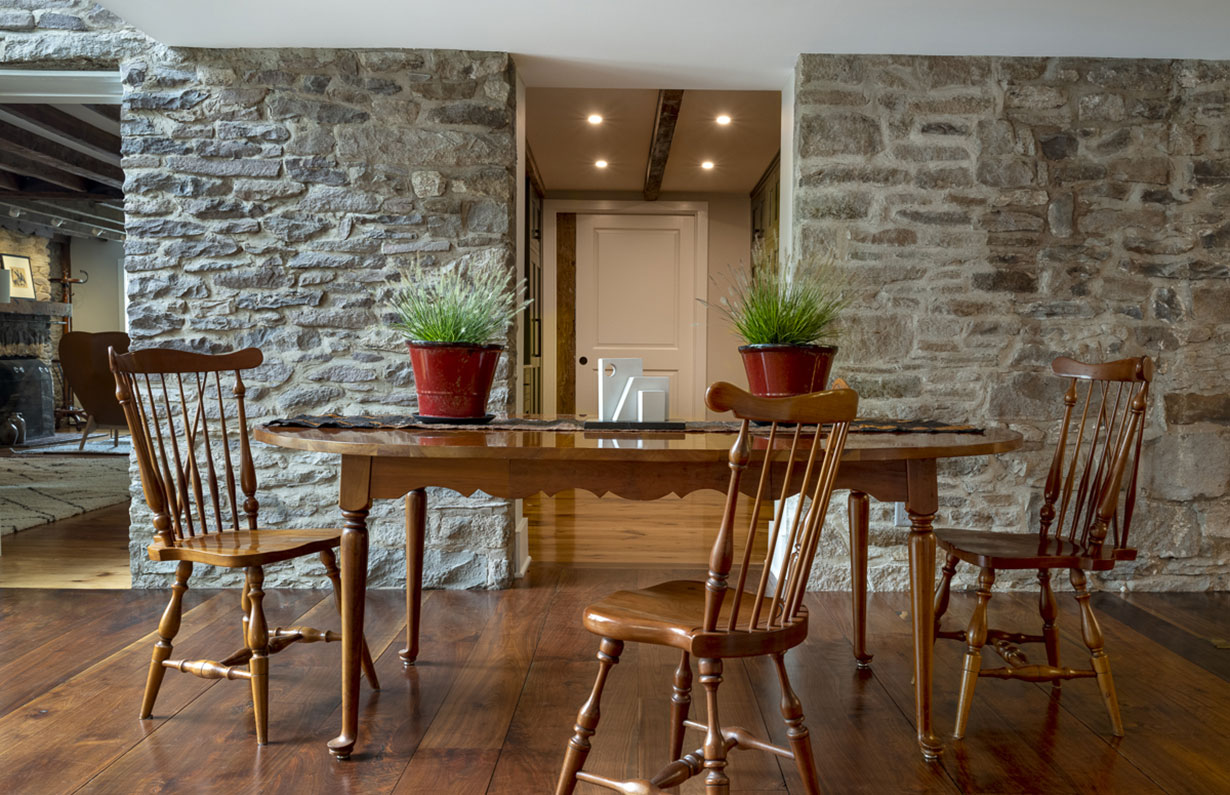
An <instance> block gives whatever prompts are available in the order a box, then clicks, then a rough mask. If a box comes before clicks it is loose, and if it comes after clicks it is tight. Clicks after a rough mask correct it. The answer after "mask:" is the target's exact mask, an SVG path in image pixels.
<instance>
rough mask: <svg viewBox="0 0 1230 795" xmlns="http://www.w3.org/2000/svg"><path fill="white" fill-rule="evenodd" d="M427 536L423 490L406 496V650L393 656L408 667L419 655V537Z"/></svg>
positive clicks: (425, 501) (421, 599)
mask: <svg viewBox="0 0 1230 795" xmlns="http://www.w3.org/2000/svg"><path fill="white" fill-rule="evenodd" d="M426 534H427V490H426V489H415V490H414V491H412V492H410V493H409V494H407V495H406V648H404V649H402V650H401V651H399V652H398V653H397V655H398V656H399V657H401V663H402V665H404V666H405V667H407V668H409V667H410V666H411V665H414V661H415V660H416V659H418V656H419V619H420V617H421V615H422V606H423V538H424V536H426Z"/></svg>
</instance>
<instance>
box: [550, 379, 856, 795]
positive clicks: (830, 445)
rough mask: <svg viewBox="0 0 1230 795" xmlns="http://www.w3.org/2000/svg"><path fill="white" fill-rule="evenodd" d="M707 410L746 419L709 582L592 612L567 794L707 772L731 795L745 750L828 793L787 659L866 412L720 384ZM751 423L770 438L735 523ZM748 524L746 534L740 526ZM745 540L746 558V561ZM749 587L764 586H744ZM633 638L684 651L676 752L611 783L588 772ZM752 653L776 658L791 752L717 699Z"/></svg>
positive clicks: (613, 600)
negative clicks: (614, 676)
mask: <svg viewBox="0 0 1230 795" xmlns="http://www.w3.org/2000/svg"><path fill="white" fill-rule="evenodd" d="M705 403H706V405H708V407H709V408H710V409H711V410H713V411H715V412H727V411H729V412H731V413H733V414H734V415H735V416H737V417H739V418H741V419H742V420H743V422H742V424H741V426H740V428H739V434H738V436H737V437H736V438H735V441H734V444H733V446H732V447H731V448H730V454H729V468H730V485H729V486H728V488H727V493H726V507H725V510H724V511H723V515H722V520H721V526H720V528H719V530H718V534H717V538H715V539H714V542H713V549H712V552H711V554H710V557H709V574H708V578H707V579H706V580H705V581H704V582H700V581H695V580H674V581H670V582H665V583H660V584H658V585H654V586H651V587H648V588H641V589H638V590H635V591H616V592H615V593H613V594H611V595H609V596H606V597H604V598H602V599H600V600H598V601H597V602H595V603H593V604H591V605H590V606H589V607H587V608H586V609H585V613H584V619H583V623H584V625H585V628H586V629H587V630H589V631H590V632H591V633H593V634H595V635H597V636H599V637H600V638H601V639H602V641H601V644H600V646H599V652H598V661H599V667H598V678H597V680H596V681H595V683H594V689H593V690H592V691H591V693H590V696H589V698H588V699H587V700H586V702H585V704H584V705H583V706H582V707H581V711H580V713H579V714H578V716H577V722H576V726H575V733H574V735H573V737H572V739H571V740H570V741H569V743H568V749H567V753H566V755H565V758H564V764H563V767H562V768H561V771H560V778H559V781H558V782H557V783H556V786H555V792H556V795H571V793H572V792H573V791H574V790H575V788H576V785H577V783H578V782H587V783H591V784H597V785H599V786H602V787H606V788H607V789H611V790H616V791H619V792H625V793H626V792H639V793H646V795H648V793H656V792H662V791H665V790H667V789H670V788H672V787H676V786H679V785H681V784H683V783H684V782H685V781H687V780H688V779H690V778H693V777H694V776H700V775H701V774H702V773H703V774H704V777H705V791H706V793H707V795H726V793H729V792H730V778H729V776H728V775H727V773H726V766H727V759H726V757H727V754H728V753H729V752H730V751H732V750H735V749H755V750H759V751H767V752H769V753H771V754H775V755H777V756H779V757H783V758H785V759H789V760H791V761H792V762H794V763H795V764H796V765H797V768H798V774H799V777H800V779H801V780H802V781H803V783H804V787H805V788H806V790H807V792H809V793H818V792H819V791H820V784H819V776H818V774H817V772H816V761H815V757H814V755H813V752H812V747H811V735H810V733H809V732H808V730H807V727H806V726H805V725H804V718H803V708H802V705H801V702H800V701H799V699H798V697H797V696H796V695H795V693H794V690H793V689H792V687H791V685H790V679H789V676H788V674H787V671H786V665H785V661H784V654H785V652H787V651H789V650H790V649H793V648H794V647H796V646H798V645H799V644H801V643H802V642H803V641H804V640H806V639H807V618H808V613H807V610H806V608H804V607H803V599H804V593H805V591H806V588H807V580H808V576H809V574H810V572H811V568H812V561H813V559H814V557H815V553H816V548H817V547H818V545H819V537H820V529H821V527H822V526H823V523H824V517H825V515H826V514H827V511H828V505H829V499H830V497H831V496H832V493H833V484H834V483H835V482H836V477H837V472H838V467H839V464H840V461H841V453H842V449H843V447H844V446H845V443H846V438H847V434H848V433H849V430H850V422H851V421H852V420H853V419H854V417H855V415H856V414H857V412H858V395H857V394H855V393H854V392H853V391H851V390H849V389H841V390H833V391H828V392H818V393H815V394H810V395H800V396H796V397H788V398H778V399H766V398H761V397H755V396H753V395H751V394H749V393H747V392H744V391H743V390H741V389H738V388H737V387H734V386H732V385H731V384H727V383H717V384H714V385H713V386H711V387H709V390H708V392H707V394H706V395H705ZM751 422H768V423H769V436H768V439H767V440H766V441H765V444H764V445H763V448H764V450H763V453H762V461H763V463H762V465H761V467H760V476H759V478H757V481H756V490H755V494H754V496H753V497H752V507H751V517H750V519H749V520H748V521H746V522H743V523H740V524H739V527H736V522H737V520H738V519H739V518H740V517H739V510H738V508H739V500H740V496H741V494H740V487H741V481H742V479H743V476H744V473H745V471H746V470H747V468H748V465H749V463H750V461H751V460H752V440H751V433H750V428H751ZM779 423H786V425H785V426H784V427H783V426H782V425H780V424H779ZM826 423H827V430H826V432H825V433H824V434H823V436H821V434H820V433H819V432H818V429H817V428H816V426H819V425H821V424H826ZM805 428H807V429H808V433H810V434H811V435H812V437H813V438H812V439H811V443H810V444H803V443H801V440H802V439H803V437H804V433H805ZM779 434H780V435H781V436H782V437H788V438H789V439H790V445H789V448H788V451H787V452H786V453H785V454H784V456H783V458H784V464H785V468H786V469H785V475H784V476H783V477H782V480H781V486H780V489H779V488H775V487H774V485H773V484H771V483H770V482H769V474H770V473H771V472H772V471H773V467H772V459H773V457H774V456H775V455H777V454H779V452H780V451H779V449H778V445H776V444H775V442H776V440H777V439H778V438H779ZM800 476H801V477H800ZM796 479H797V482H796ZM792 493H798V494H801V495H805V496H807V497H809V498H810V500H811V502H810V505H809V506H808V507H807V510H806V512H804V510H803V509H804V504H803V503H804V500H802V499H800V500H799V501H798V505H797V507H796V509H795V510H794V511H793V512H792V515H788V512H787V511H786V498H787V497H788V496H790V495H791V494H792ZM775 497H776V503H774V501H773V500H774V498H775ZM774 505H776V510H774V507H773V506H774ZM766 506H767V510H765V511H763V513H764V514H765V521H764V525H765V527H764V528H763V531H764V532H765V533H767V534H768V535H769V540H768V542H767V543H766V544H765V547H764V551H763V553H760V554H759V555H757V554H755V550H756V539H757V534H758V532H759V531H761V530H762V527H761V524H762V523H761V521H760V515H761V513H762V511H761V508H762V507H766ZM771 513H772V514H773V516H772V521H770V520H769V514H771ZM743 526H746V528H747V529H746V531H742V530H740V529H739V528H741V527H743ZM787 528H788V529H787ZM740 534H742V535H743V538H742V539H741V542H736V540H735V536H736V535H740ZM779 538H780V539H783V540H784V541H785V543H784V546H783V547H782V548H783V549H784V555H783V558H782V560H781V562H780V565H775V559H774V552H775V550H776V549H777V548H778V539H779ZM739 543H741V545H742V550H743V551H742V554H741V555H740V556H738V557H737V556H736V547H737V546H738V544H739ZM745 586H746V587H754V590H752V591H745ZM627 642H633V643H645V644H651V645H656V646H669V647H674V648H676V649H679V650H680V651H682V652H683V653H684V656H683V657H682V658H681V661H680V666H679V668H677V669H676V671H675V674H674V689H673V694H672V696H671V720H672V725H671V751H672V757H671V758H670V761H669V762H668V763H667V765H666V766H665V767H663V768H662V769H661V770H660V771H659V772H658V773H657V774H655V775H653V776H650V777H648V778H633V779H621V778H608V777H607V776H600V775H598V774H596V773H593V772H592V771H587V770H585V769H584V768H585V760H586V757H587V756H588V754H589V749H590V738H591V737H592V736H593V735H594V733H595V731H596V730H597V727H598V721H599V716H600V712H599V701H600V699H601V697H602V690H603V688H604V686H605V683H606V679H607V677H608V676H609V674H610V669H611V666H612V665H613V664H614V663H616V662H618V661H619V655H620V653H621V651H622V650H623V647H624V644H625V643H627ZM693 657H694V658H696V660H697V661H698V663H699V665H698V669H699V673H700V683H701V686H702V687H703V688H704V690H705V706H706V715H707V718H708V720H707V721H706V722H705V723H703V724H702V723H699V722H695V721H689V720H687V711H688V710H687V704H688V703H689V702H690V700H691V698H690V688H691V680H692V673H691V670H690V664H689V660H690V658H693ZM743 657H770V658H772V659H773V661H774V663H775V666H776V670H777V674H778V681H779V686H780V688H781V702H780V709H781V714H782V719H783V720H784V721H785V724H786V726H787V727H788V729H787V736H788V738H789V748H787V747H785V746H781V745H774V744H773V743H771V742H769V741H767V740H764V739H761V738H759V737H757V736H756V735H755V734H754V733H751V732H749V731H748V730H747V729H745V728H742V727H736V726H733V725H731V724H730V723H729V722H723V721H722V720H721V718H720V714H719V707H718V705H719V699H718V693H719V687H720V686H721V684H722V682H723V681H724V678H723V671H724V669H725V664H726V661H727V660H728V659H731V658H743ZM685 728H691V729H695V730H699V731H703V732H704V733H705V741H704V745H703V746H701V748H700V749H698V751H695V752H692V753H689V754H683V753H682V749H683V739H682V734H683V731H684V729H685Z"/></svg>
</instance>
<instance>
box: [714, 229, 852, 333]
mask: <svg viewBox="0 0 1230 795" xmlns="http://www.w3.org/2000/svg"><path fill="white" fill-rule="evenodd" d="M838 260H839V255H838V252H837V251H835V250H833V249H825V250H824V251H821V252H819V253H816V254H813V255H811V256H808V257H793V258H791V259H790V260H789V261H787V262H785V263H783V262H782V260H781V257H780V256H779V255H778V247H777V235H776V234H775V233H772V232H771V233H769V234H766V235H765V236H764V237H763V238H761V239H760V240H758V241H756V242H755V243H754V244H753V246H752V269H751V273H750V274H747V273H741V274H739V275H738V276H736V277H735V280H734V284H733V286H732V287H731V290H730V296H729V297H726V298H722V299H721V300H720V302H719V305H718V307H717V309H718V311H719V312H721V313H722V314H723V315H724V316H725V317H726V319H727V320H729V321H730V323H731V325H732V326H734V329H735V331H736V333H738V335H739V336H740V337H742V338H743V340H744V341H745V342H746V343H747V344H748V345H824V344H830V343H833V342H835V341H836V340H837V338H838V336H839V334H840V330H839V328H838V327H837V325H836V323H837V319H838V318H839V317H840V315H841V313H842V310H844V309H845V308H846V306H847V305H848V303H849V299H848V297H847V296H846V294H845V291H846V287H847V280H846V277H845V275H844V274H843V273H842V272H841V271H840V270H839V268H838Z"/></svg>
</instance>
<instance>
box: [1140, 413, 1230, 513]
mask: <svg viewBox="0 0 1230 795" xmlns="http://www.w3.org/2000/svg"><path fill="white" fill-rule="evenodd" d="M1189 427H1190V426H1181V427H1180V428H1179V429H1178V430H1171V431H1170V432H1168V433H1167V434H1166V435H1165V436H1161V437H1158V438H1156V439H1152V440H1149V441H1146V442H1145V450H1146V453H1145V455H1146V459H1145V461H1146V464H1145V465H1144V467H1145V468H1144V471H1143V472H1142V475H1141V476H1142V479H1143V480H1144V482H1145V484H1146V487H1147V488H1148V490H1149V494H1150V495H1151V496H1153V497H1157V498H1160V499H1164V500H1173V501H1184V500H1193V499H1201V498H1218V497H1223V496H1225V495H1226V494H1227V493H1230V432H1227V431H1225V430H1221V431H1216V432H1200V431H1196V430H1188V428H1189Z"/></svg>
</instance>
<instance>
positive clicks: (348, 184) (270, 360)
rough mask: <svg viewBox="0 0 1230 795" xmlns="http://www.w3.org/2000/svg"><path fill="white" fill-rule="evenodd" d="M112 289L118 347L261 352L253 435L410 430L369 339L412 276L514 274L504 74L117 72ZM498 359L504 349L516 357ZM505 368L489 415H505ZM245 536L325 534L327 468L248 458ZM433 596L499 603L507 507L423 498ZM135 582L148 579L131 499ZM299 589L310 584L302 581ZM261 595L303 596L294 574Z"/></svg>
mask: <svg viewBox="0 0 1230 795" xmlns="http://www.w3.org/2000/svg"><path fill="white" fill-rule="evenodd" d="M121 71H122V79H123V83H124V89H125V93H124V104H123V116H122V134H123V154H124V160H123V167H124V171H125V176H126V182H125V195H126V200H125V210H126V214H127V216H128V218H127V234H128V240H127V243H126V269H127V272H128V277H129V298H130V308H129V323H130V331H131V334H132V336H133V341H134V345H136V346H150V345H174V346H178V347H183V348H187V349H192V350H199V351H209V352H221V351H230V350H237V349H240V348H243V347H247V346H256V347H259V348H261V349H262V350H263V351H264V353H265V364H264V365H263V366H262V367H261V368H260V370H259V371H258V372H257V373H256V374H255V375H254V376H253V377H252V378H251V379H248V380H247V383H248V387H249V391H248V396H249V401H250V402H249V415H248V416H249V418H250V419H251V420H252V421H253V422H259V421H260V420H261V419H264V418H272V417H275V416H289V415H294V414H300V413H317V414H318V413H324V412H330V411H332V412H342V413H381V412H384V413H407V412H409V411H412V410H414V408H415V403H416V399H415V393H414V387H413V383H412V378H411V372H410V364H409V356H408V354H407V351H406V348H405V345H404V343H403V342H402V341H401V340H400V339H399V337H398V336H397V335H396V334H394V333H392V332H390V331H389V330H388V329H387V328H385V326H384V322H385V321H386V320H387V319H388V318H389V316H390V312H389V310H388V308H387V304H388V300H389V298H390V296H391V294H392V293H393V291H394V290H395V289H396V288H398V287H399V286H400V285H401V284H402V275H401V273H402V269H403V268H404V267H405V266H406V265H408V264H409V262H410V260H411V259H412V258H420V259H421V260H422V262H423V264H424V265H425V266H427V267H429V268H431V267H434V268H440V269H466V268H470V269H486V268H495V269H500V270H504V271H507V272H509V274H510V288H511V283H512V278H511V273H512V271H513V269H514V267H515V263H514V260H515V253H514V242H513V234H512V229H513V226H512V224H513V215H514V189H515V184H516V183H515V179H516V177H515V166H516V151H515V144H514V137H513V112H514V103H515V96H514V92H513V84H514V83H513V81H514V78H513V70H512V64H511V60H510V59H509V57H508V56H507V55H506V54H493V53H470V52H453V51H407V50H396V51H393V50H371V51H367V50H357V51H356V50H287V49H280V50H244V51H235V50H173V51H170V52H168V53H167V54H166V57H165V58H159V59H152V58H151V59H141V58H134V59H128V60H125V61H124V63H123V65H122V68H121ZM511 342H512V340H511V338H510V343H511ZM510 373H511V371H510V369H509V368H508V367H507V365H506V364H505V365H504V367H503V369H502V370H501V373H500V375H499V376H498V378H499V381H498V383H497V386H496V389H495V390H494V392H493V395H492V406H491V407H492V409H493V410H496V411H503V410H505V409H506V407H507V406H508V405H509V403H510V401H511V395H512V391H511V389H510V386H511V384H510V378H511V374H510ZM256 455H257V461H256V463H257V465H258V471H259V473H260V477H261V494H260V497H261V517H262V521H263V522H268V523H270V524H271V525H274V526H300V527H321V526H330V525H336V524H337V523H338V522H339V521H340V517H339V514H338V510H337V507H336V500H337V487H336V476H337V471H336V459H335V457H333V456H326V455H319V456H314V455H305V454H302V453H285V452H282V451H279V450H274V449H269V448H265V447H263V446H261V447H259V449H258V451H257V453H256ZM430 503H431V504H432V505H433V506H434V508H435V510H433V511H432V513H431V516H430V519H429V529H428V540H427V545H428V550H427V553H426V566H425V568H426V571H427V582H428V584H429V585H448V586H459V587H473V586H502V585H504V584H506V583H507V581H508V580H509V577H510V555H511V552H510V542H511V530H512V524H511V505H510V503H507V502H505V501H502V500H492V499H485V498H479V499H473V500H464V499H461V498H459V497H457V496H456V495H452V494H450V493H447V492H438V491H437V492H436V493H433V494H432V495H431V498H430ZM134 506H135V507H134V525H133V527H134V531H133V543H132V560H133V572H134V577H133V580H134V583H135V584H137V585H138V586H141V585H146V584H152V583H161V582H163V581H164V578H163V577H162V576H153V575H152V572H154V571H155V570H156V568H155V567H154V566H153V564H151V563H149V562H148V561H147V560H146V559H145V553H144V545H145V544H146V543H148V538H149V525H148V524H147V523H146V522H145V520H144V517H143V514H144V506H143V504H141V503H140V501H139V500H134ZM401 516H402V514H401V504H400V503H395V502H389V501H381V502H378V503H377V504H376V505H375V506H374V508H373V513H372V517H373V520H372V555H371V573H372V583H373V585H375V586H377V587H379V586H392V585H399V584H401V583H402V582H403V581H404V563H403V561H404V557H403V550H404V530H403V524H402V519H401ZM302 568H303V570H304V571H305V572H306V571H310V572H313V573H315V572H316V571H317V569H318V568H319V566H318V565H316V564H315V563H314V561H304V562H303V566H302ZM271 577H272V578H273V580H274V583H275V584H276V585H299V584H308V585H313V586H317V587H318V586H319V585H320V584H321V580H320V579H319V578H318V577H315V576H313V577H312V578H311V579H310V580H303V579H301V578H300V569H299V567H294V568H288V567H279V568H278V569H277V570H276V572H272V573H271Z"/></svg>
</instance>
